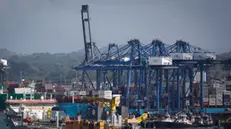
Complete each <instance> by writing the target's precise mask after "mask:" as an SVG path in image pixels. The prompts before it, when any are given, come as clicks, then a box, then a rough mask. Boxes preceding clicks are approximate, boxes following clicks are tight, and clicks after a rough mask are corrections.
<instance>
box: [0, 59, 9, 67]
mask: <svg viewBox="0 0 231 129" xmlns="http://www.w3.org/2000/svg"><path fill="white" fill-rule="evenodd" d="M0 63H2V64H3V66H7V65H8V63H7V60H5V59H0Z"/></svg>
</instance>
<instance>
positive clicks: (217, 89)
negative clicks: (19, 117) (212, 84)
mask: <svg viewBox="0 0 231 129" xmlns="http://www.w3.org/2000/svg"><path fill="white" fill-rule="evenodd" d="M215 89H216V94H223V89H221V88H218V87H217V88H215Z"/></svg>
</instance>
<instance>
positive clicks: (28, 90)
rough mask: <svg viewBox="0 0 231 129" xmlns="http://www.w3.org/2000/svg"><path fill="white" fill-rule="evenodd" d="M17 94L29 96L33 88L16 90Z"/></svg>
mask: <svg viewBox="0 0 231 129" xmlns="http://www.w3.org/2000/svg"><path fill="white" fill-rule="evenodd" d="M14 91H15V93H16V94H24V93H25V94H29V93H31V91H32V89H31V88H15V89H14Z"/></svg>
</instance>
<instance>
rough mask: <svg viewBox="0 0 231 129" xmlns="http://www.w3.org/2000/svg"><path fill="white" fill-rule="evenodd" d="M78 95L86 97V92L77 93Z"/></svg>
mask: <svg viewBox="0 0 231 129" xmlns="http://www.w3.org/2000/svg"><path fill="white" fill-rule="evenodd" d="M79 95H82V96H85V95H87V91H79Z"/></svg>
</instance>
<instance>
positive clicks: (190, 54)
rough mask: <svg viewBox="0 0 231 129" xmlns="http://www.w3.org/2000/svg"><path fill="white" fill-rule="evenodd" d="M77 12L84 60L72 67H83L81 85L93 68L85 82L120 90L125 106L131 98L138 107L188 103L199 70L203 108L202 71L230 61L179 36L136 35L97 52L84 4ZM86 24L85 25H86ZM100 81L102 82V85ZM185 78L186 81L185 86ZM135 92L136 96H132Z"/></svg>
mask: <svg viewBox="0 0 231 129" xmlns="http://www.w3.org/2000/svg"><path fill="white" fill-rule="evenodd" d="M81 13H82V24H83V35H84V44H85V60H84V63H82V64H81V65H79V66H77V67H75V68H74V69H76V70H82V71H83V72H82V73H83V74H82V75H83V76H82V84H83V85H84V84H85V83H86V82H87V81H86V80H85V76H86V75H87V77H88V78H89V76H88V74H87V72H86V71H88V70H93V71H96V73H95V74H96V79H95V80H96V85H93V83H92V81H91V79H90V78H89V81H88V83H90V84H91V86H92V87H93V88H95V89H96V90H108V89H111V90H113V91H117V90H122V92H123V93H122V94H123V96H125V98H123V101H122V102H124V104H126V106H130V107H131V105H132V103H133V102H138V104H137V105H136V106H135V107H138V109H141V108H146V109H150V108H154V109H156V110H158V111H160V110H161V109H162V108H165V109H168V110H180V109H181V108H185V107H186V101H187V100H188V101H189V102H190V105H191V106H192V105H193V103H194V101H195V98H194V97H193V96H194V95H193V81H194V77H195V74H196V73H197V72H198V71H199V72H200V73H201V76H200V80H201V81H200V98H199V100H200V106H201V108H203V80H204V78H203V74H202V73H203V72H204V71H206V70H207V69H206V68H208V66H210V65H212V64H217V63H220V64H228V63H230V62H228V61H218V60H216V59H215V57H214V54H213V53H211V52H209V51H206V50H204V49H201V48H199V47H195V46H193V45H190V44H189V43H187V42H185V41H182V40H178V41H177V42H176V43H175V44H173V45H170V46H167V47H166V45H165V44H164V43H163V42H162V41H160V40H157V39H156V40H153V41H152V42H151V43H150V44H147V45H145V44H142V43H140V41H139V40H138V39H132V40H130V41H128V43H127V44H126V45H123V46H118V45H116V44H114V43H112V44H109V46H108V51H107V52H104V53H100V51H99V49H97V47H96V45H95V43H93V42H92V39H91V32H90V21H89V10H88V5H83V6H82V11H81ZM85 15H86V17H84V16H85ZM87 26H88V29H86V28H87ZM86 30H88V33H86ZM87 34H88V35H89V36H88V40H87V36H86V35H87ZM169 57H171V58H169ZM151 59H155V61H157V60H161V61H163V60H164V59H171V60H173V64H164V63H163V64H161V63H159V64H155V62H151ZM152 61H153V60H152ZM153 63H154V64H153ZM101 82H103V84H102V85H101ZM186 82H189V86H188V87H187V86H186ZM134 89H135V90H134ZM153 91H155V92H153ZM135 94H136V95H138V96H137V97H138V98H134V95H135ZM164 101H165V102H164Z"/></svg>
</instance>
